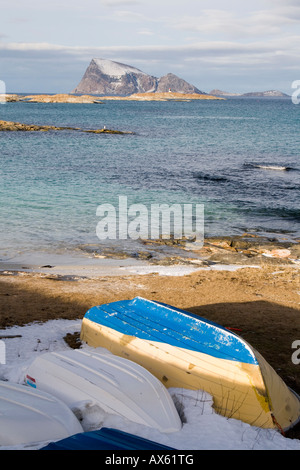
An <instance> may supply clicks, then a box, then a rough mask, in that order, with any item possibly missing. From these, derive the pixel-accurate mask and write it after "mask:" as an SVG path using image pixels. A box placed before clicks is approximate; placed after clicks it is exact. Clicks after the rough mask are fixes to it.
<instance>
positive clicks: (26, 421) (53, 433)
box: [0, 380, 83, 449]
mask: <svg viewBox="0 0 300 470" xmlns="http://www.w3.org/2000/svg"><path fill="white" fill-rule="evenodd" d="M81 432H83V428H82V426H81V424H80V422H79V421H78V419H77V418H76V417H75V415H74V414H73V413H72V411H71V410H70V409H69V408H68V407H67V405H65V404H64V403H63V402H61V401H60V400H58V399H57V398H55V397H53V396H51V395H49V394H48V393H45V392H42V391H38V390H33V389H30V388H29V387H26V385H21V384H17V383H12V382H5V381H2V380H1V381H0V449H1V447H6V446H9V447H10V446H17V445H18V446H33V445H36V444H38V443H40V442H46V441H50V440H55V441H56V440H59V439H65V438H67V437H69V436H71V435H73V434H75V433H81Z"/></svg>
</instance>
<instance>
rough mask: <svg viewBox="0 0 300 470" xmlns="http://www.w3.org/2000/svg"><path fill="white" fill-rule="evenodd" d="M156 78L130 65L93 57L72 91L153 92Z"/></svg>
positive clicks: (98, 92)
mask: <svg viewBox="0 0 300 470" xmlns="http://www.w3.org/2000/svg"><path fill="white" fill-rule="evenodd" d="M156 88H157V79H156V78H155V77H152V76H150V75H148V74H146V73H144V72H142V71H141V70H139V69H137V68H135V67H131V66H130V65H125V64H121V63H119V62H113V61H111V60H105V59H93V60H92V61H91V63H90V65H89V66H88V68H87V70H86V72H85V74H84V76H83V78H82V80H81V82H80V83H79V85H78V86H77V87H76V88H75V89H74V90H73V91H72V93H93V94H97V95H120V96H124V95H131V94H132V93H145V92H154V91H156Z"/></svg>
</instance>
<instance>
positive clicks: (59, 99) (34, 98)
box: [20, 93, 101, 104]
mask: <svg viewBox="0 0 300 470" xmlns="http://www.w3.org/2000/svg"><path fill="white" fill-rule="evenodd" d="M20 101H26V102H30V103H80V104H89V103H101V101H100V100H99V99H96V98H95V96H89V95H81V96H74V95H69V94H66V93H61V94H57V95H28V96H24V97H23V98H21V99H20Z"/></svg>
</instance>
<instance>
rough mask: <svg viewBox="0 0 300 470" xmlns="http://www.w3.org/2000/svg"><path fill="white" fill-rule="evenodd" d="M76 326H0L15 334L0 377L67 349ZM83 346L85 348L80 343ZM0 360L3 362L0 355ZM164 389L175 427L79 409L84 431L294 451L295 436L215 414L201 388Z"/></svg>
mask: <svg viewBox="0 0 300 470" xmlns="http://www.w3.org/2000/svg"><path fill="white" fill-rule="evenodd" d="M80 329H81V320H77V321H71V320H51V321H48V322H46V323H42V324H41V323H32V324H29V325H26V326H23V327H18V326H15V327H12V328H9V329H6V330H0V336H1V335H10V336H14V335H18V337H16V338H9V339H3V341H4V342H5V364H0V379H1V380H8V381H11V382H16V383H24V376H25V373H26V369H27V367H28V366H29V364H30V363H31V362H32V361H33V360H34V359H35V358H36V357H37V356H38V355H39V354H43V353H45V352H51V351H59V350H66V349H69V346H68V345H67V344H66V343H65V341H64V339H63V338H64V336H65V335H66V334H67V333H74V332H78V331H80ZM19 335H20V336H19ZM83 347H84V348H89V347H88V346H85V345H84V346H83ZM1 362H4V361H3V359H2V361H1ZM169 392H170V393H171V395H172V397H173V399H174V401H175V403H176V406H177V407H178V409H179V410H180V415H181V416H182V417H183V426H182V429H181V430H180V431H179V432H175V433H171V434H163V433H160V432H159V431H157V430H155V429H152V428H150V427H146V426H142V425H139V424H136V423H133V422H130V421H128V420H126V419H124V418H122V417H120V416H116V415H109V414H106V413H99V412H98V413H94V414H93V413H92V414H91V413H90V411H88V410H87V411H86V413H84V411H83V421H82V423H81V424H82V426H83V429H84V430H85V431H88V430H91V429H99V428H101V427H114V428H117V429H120V430H122V431H125V432H128V433H132V434H136V435H139V436H142V437H144V438H146V439H150V440H153V441H156V442H159V443H161V444H164V445H167V446H169V447H172V448H174V449H177V450H224V449H225V450H300V440H293V439H287V438H285V437H283V436H282V435H281V434H280V433H279V432H277V431H275V430H268V429H260V428H257V427H253V426H250V425H248V424H245V423H243V422H241V421H238V420H234V419H228V418H224V417H223V416H220V415H218V414H216V413H215V412H214V410H213V408H212V399H211V396H210V395H208V394H207V393H205V392H203V391H201V390H200V391H192V390H183V389H170V390H169ZM0 426H1V420H0ZM43 445H45V443H40V445H39V446H34V448H39V447H43ZM26 448H28V447H26ZM1 449H2V450H4V449H6V448H4V447H2V448H1V447H0V450H1ZM13 449H16V447H13ZM17 449H22V447H18V448H17Z"/></svg>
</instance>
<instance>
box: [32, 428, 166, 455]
mask: <svg viewBox="0 0 300 470" xmlns="http://www.w3.org/2000/svg"><path fill="white" fill-rule="evenodd" d="M41 450H175V449H173V448H172V447H168V446H165V445H163V444H159V443H158V442H154V441H150V440H149V439H145V438H143V437H141V436H136V435H135V434H129V433H127V432H124V431H120V430H119V429H114V428H101V429H97V430H95V431H87V432H82V433H78V434H75V435H74V436H70V437H67V438H65V439H62V440H60V441H56V442H50V443H49V444H47V445H46V446H45V447H43V448H42V449H41Z"/></svg>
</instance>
